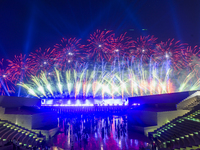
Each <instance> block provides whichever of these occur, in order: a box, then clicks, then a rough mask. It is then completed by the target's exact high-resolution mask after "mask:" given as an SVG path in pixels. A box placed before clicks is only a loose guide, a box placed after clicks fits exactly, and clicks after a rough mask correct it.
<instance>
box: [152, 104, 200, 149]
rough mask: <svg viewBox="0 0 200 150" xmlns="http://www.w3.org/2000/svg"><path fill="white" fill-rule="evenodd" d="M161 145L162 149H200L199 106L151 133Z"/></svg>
mask: <svg viewBox="0 0 200 150" xmlns="http://www.w3.org/2000/svg"><path fill="white" fill-rule="evenodd" d="M149 135H150V136H153V137H154V138H155V139H157V141H159V143H160V147H161V148H167V147H171V148H172V147H173V149H183V148H184V149H188V150H189V149H191V150H192V149H200V110H199V105H198V107H195V108H194V109H193V110H191V111H190V112H188V113H186V114H185V115H183V116H180V117H177V118H175V119H174V120H172V121H171V122H169V123H167V124H165V125H163V126H161V127H160V128H158V129H157V130H155V131H154V132H151V133H149Z"/></svg>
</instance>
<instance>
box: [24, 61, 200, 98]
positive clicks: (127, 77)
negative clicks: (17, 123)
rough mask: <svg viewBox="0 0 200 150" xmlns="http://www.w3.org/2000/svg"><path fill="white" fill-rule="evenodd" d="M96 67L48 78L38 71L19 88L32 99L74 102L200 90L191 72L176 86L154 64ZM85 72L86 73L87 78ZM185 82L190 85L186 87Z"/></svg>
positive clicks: (175, 83) (63, 72)
mask: <svg viewBox="0 0 200 150" xmlns="http://www.w3.org/2000/svg"><path fill="white" fill-rule="evenodd" d="M114 64H116V63H114ZM135 64H136V65H135ZM163 66H164V67H167V64H163ZM97 68H98V69H97ZM97 68H96V66H95V67H94V68H93V69H92V70H91V68H88V67H87V65H86V66H84V67H82V69H80V70H79V71H76V70H66V71H58V70H55V72H54V73H55V74H54V75H53V76H51V77H50V76H48V74H45V73H44V72H42V73H41V75H40V76H39V77H37V76H32V78H31V80H32V82H31V84H25V83H22V84H21V85H22V86H23V87H25V88H26V89H27V90H28V92H29V94H32V95H33V96H37V97H43V98H57V97H59V98H69V97H70V98H75V99H76V98H90V97H93V98H102V99H104V98H105V97H106V98H113V99H114V98H125V97H129V96H140V95H153V94H161V93H171V92H177V91H183V90H195V89H198V88H199V87H200V81H199V80H195V81H193V79H194V75H195V74H194V72H191V73H190V74H189V75H188V76H187V77H186V78H185V79H184V80H183V81H184V82H183V83H182V84H181V85H179V86H177V85H178V84H177V83H178V81H176V80H172V79H173V74H172V70H171V69H169V68H168V69H162V68H158V67H157V66H156V64H151V65H149V66H148V67H144V66H142V64H140V63H138V62H137V63H136V62H135V63H134V65H133V64H131V65H130V66H128V68H125V67H122V68H121V70H120V71H119V70H118V64H116V65H115V66H112V70H109V68H106V66H105V64H104V65H103V66H99V67H97ZM100 68H101V69H100ZM149 70H151V71H149ZM88 72H90V75H89V74H88ZM189 82H192V83H190V84H188V83H189Z"/></svg>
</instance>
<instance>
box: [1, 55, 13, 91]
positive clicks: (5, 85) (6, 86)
mask: <svg viewBox="0 0 200 150" xmlns="http://www.w3.org/2000/svg"><path fill="white" fill-rule="evenodd" d="M9 76H10V74H9V73H8V71H7V70H5V69H3V59H2V60H1V61H0V94H1V95H9V93H13V92H14V86H13V84H12V82H11V81H10V78H9Z"/></svg>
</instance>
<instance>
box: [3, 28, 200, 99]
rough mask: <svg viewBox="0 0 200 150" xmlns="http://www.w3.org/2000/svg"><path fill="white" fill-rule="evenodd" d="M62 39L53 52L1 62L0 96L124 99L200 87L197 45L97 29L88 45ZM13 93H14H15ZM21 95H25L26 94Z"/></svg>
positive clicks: (37, 51) (74, 40)
mask: <svg viewBox="0 0 200 150" xmlns="http://www.w3.org/2000/svg"><path fill="white" fill-rule="evenodd" d="M81 43H82V41H81V39H77V38H69V39H65V38H63V39H62V40H61V44H55V45H54V48H53V49H50V48H48V49H41V48H39V49H37V50H36V51H35V52H31V53H30V54H29V55H27V56H26V55H23V54H19V55H16V56H15V57H14V59H13V60H7V66H6V65H2V64H3V63H2V61H0V79H1V82H0V94H1V95H10V94H11V93H14V94H16V93H17V92H16V91H17V90H18V95H20V91H21V90H20V88H21V87H20V86H16V85H21V86H23V87H24V88H25V89H27V91H28V93H29V94H30V95H33V96H36V97H42V96H43V97H54V98H56V97H74V98H78V97H83V98H88V97H93V98H96V97H98V98H102V99H104V98H113V99H114V98H116V97H121V98H125V97H128V96H142V95H153V94H161V93H172V92H178V91H185V90H197V89H199V84H200V83H199V82H200V79H199V66H200V64H199V58H200V50H199V47H198V46H194V47H191V46H189V45H188V44H186V43H181V42H180V41H175V40H174V39H168V40H167V41H164V42H163V41H161V42H159V41H158V38H156V37H154V36H150V35H148V36H140V37H139V38H136V40H134V38H133V37H129V36H127V34H126V32H125V33H122V34H121V35H119V36H118V37H117V36H116V35H115V33H114V32H113V31H111V30H107V31H100V30H96V32H94V33H93V34H91V35H90V37H89V39H87V42H85V43H84V42H83V43H84V44H81ZM14 89H15V90H14ZM23 95H26V93H25V92H24V93H23Z"/></svg>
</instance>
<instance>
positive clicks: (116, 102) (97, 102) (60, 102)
mask: <svg viewBox="0 0 200 150" xmlns="http://www.w3.org/2000/svg"><path fill="white" fill-rule="evenodd" d="M41 106H55V107H59V106H62V107H74V106H76V107H82V106H88V107H90V106H128V99H126V100H122V99H42V100H41Z"/></svg>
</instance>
